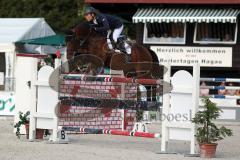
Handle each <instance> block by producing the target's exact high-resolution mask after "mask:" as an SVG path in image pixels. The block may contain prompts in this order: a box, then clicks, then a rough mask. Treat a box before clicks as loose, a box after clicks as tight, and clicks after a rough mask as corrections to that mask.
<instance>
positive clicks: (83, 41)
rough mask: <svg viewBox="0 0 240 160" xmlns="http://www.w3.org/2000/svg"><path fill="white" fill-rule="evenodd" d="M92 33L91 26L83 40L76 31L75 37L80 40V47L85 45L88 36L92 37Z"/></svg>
mask: <svg viewBox="0 0 240 160" xmlns="http://www.w3.org/2000/svg"><path fill="white" fill-rule="evenodd" d="M91 34H92V28H90V31H89V33H88V34H87V36H86V37H85V38H84V39H83V40H82V39H78V38H77V36H76V33H74V36H75V39H77V40H79V41H80V44H79V45H80V47H82V46H83V45H84V43H86V41H87V40H88V38H89V37H90V35H91Z"/></svg>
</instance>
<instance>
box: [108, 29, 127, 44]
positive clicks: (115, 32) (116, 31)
mask: <svg viewBox="0 0 240 160" xmlns="http://www.w3.org/2000/svg"><path fill="white" fill-rule="evenodd" d="M122 30H123V25H122V26H121V27H119V28H116V29H114V30H113V32H112V31H109V32H108V36H107V37H108V38H109V36H110V34H111V33H112V38H113V40H114V42H115V43H116V42H117V40H118V37H119V36H120V34H121V33H122Z"/></svg>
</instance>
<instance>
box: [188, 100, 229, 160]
mask: <svg viewBox="0 0 240 160" xmlns="http://www.w3.org/2000/svg"><path fill="white" fill-rule="evenodd" d="M202 101H203V104H204V106H203V110H201V111H198V112H197V113H196V114H195V117H194V118H193V120H192V122H193V123H195V124H197V130H196V135H195V137H196V139H197V141H198V143H199V148H200V157H201V158H213V157H215V153H216V148H217V143H216V141H219V140H222V139H223V138H224V137H227V136H232V135H233V133H232V130H230V129H227V128H226V127H224V126H221V127H218V126H217V125H216V124H215V123H214V120H216V119H217V118H218V117H219V116H220V113H221V112H222V110H221V109H219V108H218V107H217V106H216V104H215V103H213V102H212V101H211V100H210V99H209V98H203V100H202Z"/></svg>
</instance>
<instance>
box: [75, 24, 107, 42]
mask: <svg viewBox="0 0 240 160" xmlns="http://www.w3.org/2000/svg"><path fill="white" fill-rule="evenodd" d="M74 29H75V30H83V31H86V32H87V31H89V30H90V29H91V25H90V23H89V22H86V21H81V22H80V23H79V24H78V25H76V26H75V27H74ZM91 31H92V32H93V35H94V36H95V37H100V38H101V37H104V36H103V35H102V34H101V33H99V32H96V31H95V30H94V29H92V30H91Z"/></svg>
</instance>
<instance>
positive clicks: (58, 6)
mask: <svg viewBox="0 0 240 160" xmlns="http://www.w3.org/2000/svg"><path fill="white" fill-rule="evenodd" d="M83 8H84V1H83V0H50V1H46V0H1V1H0V17H1V18H27V17H43V18H45V19H46V21H47V23H48V24H49V25H50V26H51V27H52V28H53V29H54V30H55V31H56V32H60V33H64V32H66V31H68V30H69V29H70V28H72V27H73V26H75V25H76V24H78V23H79V21H81V19H82V10H83Z"/></svg>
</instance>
